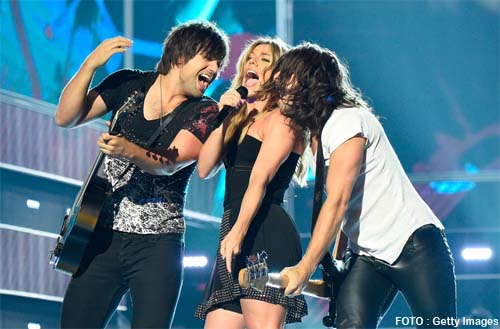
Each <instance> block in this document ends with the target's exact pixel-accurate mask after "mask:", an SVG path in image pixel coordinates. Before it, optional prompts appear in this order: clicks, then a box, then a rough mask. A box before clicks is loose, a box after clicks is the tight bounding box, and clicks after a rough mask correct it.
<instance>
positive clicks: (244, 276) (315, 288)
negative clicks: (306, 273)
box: [238, 268, 330, 299]
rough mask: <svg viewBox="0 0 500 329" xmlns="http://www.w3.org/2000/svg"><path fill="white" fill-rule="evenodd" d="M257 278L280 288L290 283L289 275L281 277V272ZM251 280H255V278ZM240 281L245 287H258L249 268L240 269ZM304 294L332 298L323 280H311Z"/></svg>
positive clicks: (270, 285)
mask: <svg viewBox="0 0 500 329" xmlns="http://www.w3.org/2000/svg"><path fill="white" fill-rule="evenodd" d="M256 280H257V281H261V280H264V281H265V285H266V286H269V287H274V288H280V289H284V288H285V287H286V286H287V285H288V277H281V276H280V275H279V273H267V274H266V275H265V276H263V277H261V278H260V279H256ZM251 281H252V282H253V281H254V280H251ZM238 282H239V284H240V286H241V287H243V288H249V287H250V286H253V287H254V288H256V286H254V285H251V284H250V280H249V277H248V270H247V269H246V268H244V269H241V270H240V272H239V275H238ZM256 289H257V290H259V291H260V290H261V289H262V290H263V289H264V287H263V286H260V288H256ZM302 294H304V295H307V296H311V297H316V298H321V299H330V296H329V294H328V291H327V287H326V285H325V282H324V281H323V280H309V281H308V282H307V283H306V286H305V287H304V289H303V290H302Z"/></svg>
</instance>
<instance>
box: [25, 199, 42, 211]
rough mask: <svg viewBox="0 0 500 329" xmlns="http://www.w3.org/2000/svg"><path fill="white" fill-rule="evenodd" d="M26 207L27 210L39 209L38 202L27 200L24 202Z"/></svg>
mask: <svg viewBox="0 0 500 329" xmlns="http://www.w3.org/2000/svg"><path fill="white" fill-rule="evenodd" d="M26 206H28V208H31V209H36V210H38V208H40V202H38V201H36V200H31V199H28V200H26Z"/></svg>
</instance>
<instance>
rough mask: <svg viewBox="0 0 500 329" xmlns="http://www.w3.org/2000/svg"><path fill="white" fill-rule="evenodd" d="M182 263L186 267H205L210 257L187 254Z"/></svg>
mask: <svg viewBox="0 0 500 329" xmlns="http://www.w3.org/2000/svg"><path fill="white" fill-rule="evenodd" d="M182 264H183V265H184V267H205V266H207V264H208V259H207V257H205V256H185V257H184V259H183V262H182Z"/></svg>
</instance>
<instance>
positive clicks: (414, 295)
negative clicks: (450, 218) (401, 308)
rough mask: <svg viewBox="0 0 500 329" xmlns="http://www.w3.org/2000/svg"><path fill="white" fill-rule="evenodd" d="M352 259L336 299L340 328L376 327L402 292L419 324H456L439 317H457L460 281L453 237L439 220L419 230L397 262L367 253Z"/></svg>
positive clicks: (428, 325) (434, 325)
mask: <svg viewBox="0 0 500 329" xmlns="http://www.w3.org/2000/svg"><path fill="white" fill-rule="evenodd" d="M352 261H353V263H352V264H351V268H350V271H349V273H348V274H347V276H346V278H345V281H344V282H343V284H342V285H341V287H340V290H339V295H338V298H337V321H336V323H337V327H338V328H375V327H376V326H377V325H378V323H379V321H380V320H381V319H382V317H383V316H384V314H385V313H386V311H387V310H388V308H389V307H390V305H391V304H392V302H393V300H394V298H395V297H396V294H397V292H398V291H400V292H401V293H402V294H403V296H404V298H405V299H406V302H407V303H408V305H409V307H410V310H411V312H412V314H413V316H414V317H418V323H417V324H416V325H417V327H441V328H443V327H452V326H451V325H447V324H445V325H439V324H438V325H436V321H435V320H436V319H435V318H439V319H446V318H453V319H455V318H456V286H455V269H454V262H453V257H452V255H451V251H450V248H449V246H448V242H447V241H446V237H445V235H444V233H443V232H442V231H441V230H440V229H438V228H437V227H435V226H434V225H425V226H422V227H421V228H419V229H417V230H416V231H415V232H414V233H413V234H412V235H411V236H410V238H409V239H408V241H407V243H406V244H405V246H404V248H403V251H402V252H401V255H400V256H399V258H398V260H396V262H395V263H394V264H392V265H391V264H388V263H386V262H384V261H381V260H379V259H376V258H374V257H367V256H357V257H356V258H355V259H353V260H352ZM393 324H394V326H395V327H396V326H397V323H396V319H394V323H393Z"/></svg>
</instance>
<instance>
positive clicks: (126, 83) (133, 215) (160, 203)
mask: <svg viewBox="0 0 500 329" xmlns="http://www.w3.org/2000/svg"><path fill="white" fill-rule="evenodd" d="M157 76H158V73H157V72H152V71H138V70H120V71H117V72H115V73H112V74H111V75H109V76H108V77H106V78H105V79H104V80H103V81H102V82H101V83H100V84H99V85H98V86H97V87H95V88H94V89H95V90H96V91H97V92H99V94H100V95H101V97H102V98H103V100H104V102H105V103H106V106H107V107H108V109H111V110H112V111H116V110H117V109H118V108H119V107H120V106H121V105H122V104H123V103H124V102H125V101H126V100H127V98H128V97H129V96H130V95H131V94H132V93H133V92H134V91H135V90H138V91H142V92H143V93H144V94H146V93H147V90H148V89H149V88H150V87H151V85H152V84H153V82H154V81H155V79H156V77H157ZM200 101H202V100H200ZM203 102H205V103H206V105H204V106H201V107H200V106H199V105H198V106H197V107H198V108H199V110H195V111H193V114H192V115H190V118H189V119H188V120H184V121H182V122H179V120H177V119H174V120H172V122H171V123H170V124H169V129H170V130H172V129H174V131H175V129H177V130H179V131H180V130H181V129H185V130H188V131H189V132H191V133H192V134H193V135H195V136H196V137H197V138H198V139H199V140H200V141H201V142H205V140H206V139H207V137H208V135H209V134H210V132H211V130H212V128H213V127H212V122H213V121H214V119H215V117H216V116H217V113H218V109H217V104H216V103H215V102H214V101H207V100H204V101H203ZM182 110H183V111H184V109H182ZM120 118H121V119H120V121H119V125H120V129H121V130H120V133H121V134H123V135H124V137H125V138H127V139H128V140H129V141H131V142H133V143H135V144H137V145H139V146H141V147H145V145H146V144H147V141H148V139H149V138H150V136H152V135H153V133H154V132H155V131H156V129H157V128H158V127H159V125H160V120H159V119H158V120H146V119H145V118H144V114H143V108H142V106H140V107H138V108H137V109H134V110H132V111H131V112H130V113H127V114H126V115H122V116H120ZM172 125H175V126H174V127H173V126H172ZM167 139H168V137H167V136H166V134H164V133H162V134H160V136H159V138H158V139H157V141H156V142H155V143H153V145H152V146H151V147H150V148H149V149H151V150H155V151H156V152H158V153H161V150H163V151H165V150H166V149H168V146H169V145H167V143H168V144H170V141H167ZM194 168H195V164H191V165H189V166H187V167H185V168H183V169H181V170H179V171H178V172H176V173H175V174H173V175H170V176H166V175H165V176H163V175H161V176H160V175H152V174H149V173H147V172H145V171H143V170H142V169H140V168H139V167H137V166H135V165H132V164H130V163H129V161H127V160H124V159H118V158H113V157H106V158H105V160H104V173H105V175H106V177H107V179H108V181H109V182H110V185H111V190H112V193H111V195H110V196H109V197H108V198H107V199H106V200H105V202H104V206H103V209H102V211H101V217H100V219H99V225H103V226H105V227H112V228H113V230H117V231H121V232H128V233H137V234H160V233H184V230H185V225H184V217H183V208H184V199H185V195H186V188H187V184H188V182H189V179H190V177H191V174H192V173H193V170H194Z"/></svg>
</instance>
